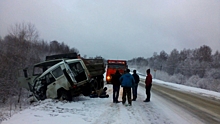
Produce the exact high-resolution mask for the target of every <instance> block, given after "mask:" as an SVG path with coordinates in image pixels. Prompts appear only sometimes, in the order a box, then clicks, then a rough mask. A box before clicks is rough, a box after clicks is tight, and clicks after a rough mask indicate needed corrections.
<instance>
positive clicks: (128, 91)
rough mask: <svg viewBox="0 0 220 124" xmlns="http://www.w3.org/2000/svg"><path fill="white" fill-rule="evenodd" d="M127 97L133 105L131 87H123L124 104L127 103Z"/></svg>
mask: <svg viewBox="0 0 220 124" xmlns="http://www.w3.org/2000/svg"><path fill="white" fill-rule="evenodd" d="M126 96H127V99H128V103H129V104H131V87H123V95H122V103H123V104H124V103H125V102H126Z"/></svg>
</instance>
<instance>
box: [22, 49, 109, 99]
mask: <svg viewBox="0 0 220 124" xmlns="http://www.w3.org/2000/svg"><path fill="white" fill-rule="evenodd" d="M23 72H24V76H22V77H19V78H18V81H19V82H20V85H21V87H23V88H26V89H27V90H29V91H31V92H32V93H33V95H32V100H34V101H38V100H44V99H46V98H52V99H61V100H69V101H71V100H72V97H74V96H78V95H80V94H83V95H85V96H87V95H90V93H91V91H92V90H99V89H101V88H103V86H104V81H103V78H104V76H103V74H104V73H105V65H104V60H103V59H81V58H78V57H77V54H76V53H69V54H59V55H52V56H47V57H46V61H44V62H41V63H37V64H35V65H34V67H33V73H32V75H31V76H28V74H27V69H23Z"/></svg>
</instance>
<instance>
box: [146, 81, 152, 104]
mask: <svg viewBox="0 0 220 124" xmlns="http://www.w3.org/2000/svg"><path fill="white" fill-rule="evenodd" d="M151 87H152V84H150V85H149V86H145V89H146V95H147V99H146V100H148V101H150V96H151V94H150V90H151Z"/></svg>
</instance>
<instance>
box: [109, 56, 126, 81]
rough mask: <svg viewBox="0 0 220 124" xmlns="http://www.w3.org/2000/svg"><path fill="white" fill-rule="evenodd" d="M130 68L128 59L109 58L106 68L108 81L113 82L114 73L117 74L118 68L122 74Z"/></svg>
mask: <svg viewBox="0 0 220 124" xmlns="http://www.w3.org/2000/svg"><path fill="white" fill-rule="evenodd" d="M127 68H128V65H127V61H126V60H107V70H106V82H107V84H111V78H112V75H113V74H115V72H116V70H119V72H120V73H121V74H123V73H124V71H125V70H126V69H127Z"/></svg>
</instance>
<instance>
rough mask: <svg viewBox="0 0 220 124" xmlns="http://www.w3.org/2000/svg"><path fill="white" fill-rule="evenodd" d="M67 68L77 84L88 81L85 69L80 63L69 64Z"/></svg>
mask: <svg viewBox="0 0 220 124" xmlns="http://www.w3.org/2000/svg"><path fill="white" fill-rule="evenodd" d="M69 67H70V69H71V70H72V72H73V75H74V78H75V79H76V82H77V83H79V82H82V81H86V80H88V78H87V76H86V73H85V69H84V68H83V66H82V64H81V63H80V62H75V63H70V64H69Z"/></svg>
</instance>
